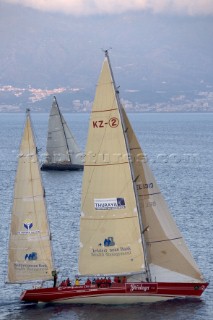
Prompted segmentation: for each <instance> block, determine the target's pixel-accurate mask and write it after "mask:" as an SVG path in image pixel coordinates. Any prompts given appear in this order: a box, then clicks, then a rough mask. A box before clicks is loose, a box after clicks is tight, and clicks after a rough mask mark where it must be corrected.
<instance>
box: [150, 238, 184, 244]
mask: <svg viewBox="0 0 213 320" xmlns="http://www.w3.org/2000/svg"><path fill="white" fill-rule="evenodd" d="M178 239H183V237H178V238H171V239H164V240H157V241H147V242H146V243H148V244H152V243H158V242H165V241H172V240H178Z"/></svg>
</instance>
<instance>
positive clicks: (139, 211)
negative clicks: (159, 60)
mask: <svg viewBox="0 0 213 320" xmlns="http://www.w3.org/2000/svg"><path fill="white" fill-rule="evenodd" d="M104 52H105V57H106V58H107V60H108V63H109V67H110V70H111V75H112V79H113V85H114V89H115V96H116V100H117V104H118V110H119V113H120V117H121V123H122V128H123V134H124V138H125V143H126V148H127V152H128V154H130V148H129V143H128V138H127V134H126V128H125V127H124V120H123V114H122V111H121V103H120V98H119V91H118V90H117V88H116V87H115V79H114V75H113V72H112V67H111V64H110V59H109V54H108V50H104ZM129 166H130V171H131V175H132V183H133V188H134V195H135V200H136V205H137V211H138V220H139V225H140V232H141V240H142V245H143V250H144V262H145V266H146V274H147V279H148V281H149V282H151V281H152V280H151V273H150V268H149V264H148V258H147V248H146V242H145V238H144V226H143V222H142V215H141V208H140V204H139V199H138V194H137V189H136V184H135V182H136V178H135V175H134V170H133V167H132V162H131V161H129Z"/></svg>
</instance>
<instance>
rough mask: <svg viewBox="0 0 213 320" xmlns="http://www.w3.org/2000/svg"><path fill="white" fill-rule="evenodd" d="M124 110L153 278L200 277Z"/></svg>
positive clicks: (200, 278)
mask: <svg viewBox="0 0 213 320" xmlns="http://www.w3.org/2000/svg"><path fill="white" fill-rule="evenodd" d="M122 112H123V119H124V122H125V128H126V133H127V138H128V143H129V147H130V152H131V158H132V167H133V169H134V175H135V177H136V184H137V192H138V197H139V202H140V207H141V213H142V220H143V226H144V230H146V231H145V232H144V236H145V240H146V245H147V253H148V262H149V264H150V265H151V267H152V268H151V270H152V275H153V278H154V279H157V280H158V281H166V280H167V281H168V279H169V278H170V279H172V280H173V281H175V280H176V281H178V280H180V279H186V280H187V277H190V278H193V279H196V280H200V281H201V280H202V275H201V272H200V270H199V269H198V266H197V265H196V263H195V261H194V259H193V257H192V255H191V253H190V252H189V250H188V248H187V246H186V244H185V242H184V239H183V236H182V234H181V233H180V231H179V229H178V227H177V226H176V224H175V222H174V220H173V218H172V216H171V214H170V212H169V209H168V207H167V204H166V202H165V200H164V198H163V196H162V194H161V192H160V189H159V187H158V185H157V183H156V181H155V178H154V176H153V174H152V172H151V170H150V168H149V165H148V163H147V162H146V161H145V157H144V155H143V151H142V150H141V147H140V145H139V143H138V141H137V138H136V136H135V134H134V131H133V129H132V127H131V124H130V122H129V120H128V117H127V115H126V112H125V110H124V109H123V108H122ZM157 267H159V268H157ZM170 273H171V274H172V275H173V276H172V278H171V276H170ZM181 276H182V277H181ZM188 280H189V279H188Z"/></svg>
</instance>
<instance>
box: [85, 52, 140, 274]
mask: <svg viewBox="0 0 213 320" xmlns="http://www.w3.org/2000/svg"><path fill="white" fill-rule="evenodd" d="M81 211H82V212H81V221H80V253H79V271H80V274H91V275H97V274H128V273H134V272H135V273H137V272H142V271H144V268H145V266H144V252H143V247H142V243H141V232H140V226H139V221H138V219H139V215H138V210H137V204H136V199H135V193H134V190H133V182H132V176H131V170H130V164H129V159H128V152H127V147H126V143H125V138H124V134H123V128H122V122H121V117H120V111H119V106H118V98H117V94H116V90H115V84H114V81H113V76H112V73H111V68H110V65H109V60H108V57H107V56H106V58H105V60H104V63H103V67H102V70H101V74H100V77H99V81H98V85H97V89H96V95H95V100H94V104H93V108H92V113H91V119H90V123H89V133H88V141H87V147H86V159H85V165H84V176H83V186H82V208H81Z"/></svg>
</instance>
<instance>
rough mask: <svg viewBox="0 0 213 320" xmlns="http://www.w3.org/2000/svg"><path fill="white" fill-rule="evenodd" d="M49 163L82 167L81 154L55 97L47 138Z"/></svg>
mask: <svg viewBox="0 0 213 320" xmlns="http://www.w3.org/2000/svg"><path fill="white" fill-rule="evenodd" d="M47 162H48V163H63V162H68V163H72V164H76V165H82V164H83V163H82V159H81V152H80V149H79V147H78V146H77V144H76V142H75V139H74V137H73V135H72V133H71V131H70V129H69V128H68V126H67V123H66V121H65V120H64V117H63V115H62V114H61V111H60V109H59V107H58V103H57V100H56V98H55V97H54V99H53V103H52V108H51V111H50V117H49V124H48V137H47Z"/></svg>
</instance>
